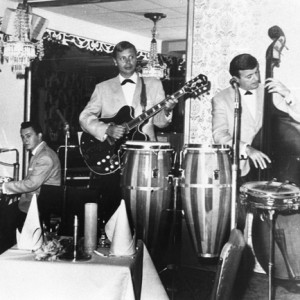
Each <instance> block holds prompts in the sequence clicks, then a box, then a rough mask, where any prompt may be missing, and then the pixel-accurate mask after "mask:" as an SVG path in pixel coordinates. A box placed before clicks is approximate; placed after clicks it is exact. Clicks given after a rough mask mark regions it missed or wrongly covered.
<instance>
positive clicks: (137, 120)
mask: <svg viewBox="0 0 300 300" xmlns="http://www.w3.org/2000/svg"><path fill="white" fill-rule="evenodd" d="M182 95H184V90H183V89H180V90H178V91H177V92H175V93H174V94H173V95H172V96H170V97H167V98H166V99H164V100H162V101H161V102H159V103H158V104H156V105H154V106H153V107H151V108H150V109H148V110H146V111H145V112H143V113H142V114H141V115H139V116H138V117H137V118H135V119H133V120H131V121H129V122H128V123H127V126H128V130H132V129H133V128H135V127H137V126H139V125H140V124H142V123H143V122H145V121H146V120H148V119H149V118H151V117H153V116H154V115H156V114H157V113H159V112H160V111H161V110H163V109H164V108H165V107H166V105H167V102H168V101H169V100H170V99H171V97H172V98H175V99H178V98H179V97H181V96H182Z"/></svg>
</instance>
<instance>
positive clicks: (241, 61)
mask: <svg viewBox="0 0 300 300" xmlns="http://www.w3.org/2000/svg"><path fill="white" fill-rule="evenodd" d="M257 66H258V61H257V59H256V58H255V57H254V56H252V55H250V54H247V53H243V54H240V55H237V56H236V57H234V58H233V59H232V61H231V62H230V66H229V73H230V75H231V76H236V77H238V78H239V77H240V72H239V71H240V70H241V71H242V70H252V69H254V68H255V67H257Z"/></svg>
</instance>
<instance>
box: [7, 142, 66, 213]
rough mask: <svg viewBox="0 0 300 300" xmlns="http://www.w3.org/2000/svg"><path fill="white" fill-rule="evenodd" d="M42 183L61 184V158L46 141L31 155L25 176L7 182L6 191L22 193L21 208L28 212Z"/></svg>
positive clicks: (8, 192)
mask: <svg viewBox="0 0 300 300" xmlns="http://www.w3.org/2000/svg"><path fill="white" fill-rule="evenodd" d="M42 184H47V185H61V166H60V161H59V158H58V156H57V154H56V153H55V152H54V151H53V150H52V149H51V148H50V147H48V145H47V144H46V143H45V142H43V144H42V145H41V146H40V148H38V150H37V152H36V153H35V155H33V156H32V157H31V159H30V162H29V166H28V171H27V175H26V176H25V178H24V179H23V180H19V181H10V182H7V183H5V191H6V193H7V194H22V195H21V197H20V201H19V209H20V210H21V211H23V212H25V213H27V212H28V209H29V205H30V202H31V198H32V196H33V194H37V196H38V195H39V193H40V187H41V185H42Z"/></svg>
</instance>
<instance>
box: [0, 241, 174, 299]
mask: <svg viewBox="0 0 300 300" xmlns="http://www.w3.org/2000/svg"><path fill="white" fill-rule="evenodd" d="M136 249H137V251H136V253H135V254H134V255H132V256H125V257H114V256H103V255H97V254H96V253H93V254H91V257H90V259H83V260H80V259H79V260H64V259H56V260H54V261H44V260H42V261H38V260H36V253H34V252H32V251H29V250H20V249H18V247H17V246H13V247H11V248H10V249H8V250H7V251H5V252H4V253H2V254H1V255H0V295H1V299H6V300H19V299H24V300H27V299H30V300H37V299H39V300H48V299H49V300H50V299H51V300H54V299H58V300H69V299H70V300H71V299H72V300H77V299H78V300H79V299H80V300H94V299H97V300H99V299H100V300H101V299H103V300H152V299H156V300H167V299H169V298H168V295H167V293H166V291H165V289H164V287H163V285H162V283H161V280H160V278H159V275H158V273H157V271H156V269H155V266H154V264H153V262H152V259H151V257H150V255H149V252H148V250H147V247H146V246H145V244H144V243H143V242H142V241H141V240H139V241H138V242H137V247H136ZM100 253H101V252H100Z"/></svg>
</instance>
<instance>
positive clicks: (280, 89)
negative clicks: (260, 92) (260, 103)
mask: <svg viewBox="0 0 300 300" xmlns="http://www.w3.org/2000/svg"><path fill="white" fill-rule="evenodd" d="M265 87H266V88H267V90H268V92H269V93H278V94H280V95H281V96H282V97H284V98H285V97H287V96H288V95H289V94H290V92H291V91H290V90H289V89H288V88H287V87H286V86H285V85H284V84H283V83H281V82H280V81H279V80H277V79H274V78H267V79H266V83H265Z"/></svg>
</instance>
